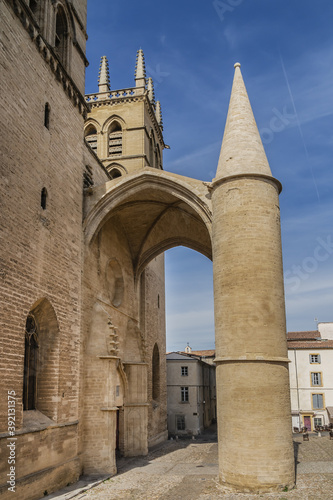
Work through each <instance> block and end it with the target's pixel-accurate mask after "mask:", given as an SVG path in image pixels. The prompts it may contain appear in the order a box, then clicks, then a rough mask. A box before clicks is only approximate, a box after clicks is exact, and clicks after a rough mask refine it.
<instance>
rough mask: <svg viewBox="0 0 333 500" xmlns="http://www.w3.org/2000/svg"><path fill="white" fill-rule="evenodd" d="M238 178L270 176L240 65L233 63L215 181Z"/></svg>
mask: <svg viewBox="0 0 333 500" xmlns="http://www.w3.org/2000/svg"><path fill="white" fill-rule="evenodd" d="M238 174H264V175H269V176H271V175H272V173H271V169H270V167H269V164H268V160H267V157H266V154H265V151H264V147H263V144H262V142H261V138H260V134H259V131H258V127H257V124H256V121H255V119H254V116H253V111H252V108H251V104H250V101H249V98H248V95H247V92H246V88H245V85H244V81H243V77H242V73H241V70H240V64H239V63H236V64H235V75H234V81H233V85H232V91H231V97H230V103H229V110H228V116H227V122H226V126H225V130H224V135H223V141H222V147H221V152H220V158H219V162H218V167H217V172H216V179H221V178H223V177H228V176H230V175H238Z"/></svg>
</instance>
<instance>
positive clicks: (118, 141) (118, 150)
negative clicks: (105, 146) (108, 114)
mask: <svg viewBox="0 0 333 500" xmlns="http://www.w3.org/2000/svg"><path fill="white" fill-rule="evenodd" d="M108 153H109V156H121V155H122V153H123V131H122V128H121V125H120V123H119V122H117V121H114V122H113V123H112V125H111V127H110V129H109V151H108Z"/></svg>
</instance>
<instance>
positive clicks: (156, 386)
mask: <svg viewBox="0 0 333 500" xmlns="http://www.w3.org/2000/svg"><path fill="white" fill-rule="evenodd" d="M152 378H153V380H152V396H153V399H154V400H155V401H156V400H158V398H159V397H160V353H159V350H158V346H157V344H155V345H154V350H153V359H152Z"/></svg>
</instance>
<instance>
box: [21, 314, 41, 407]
mask: <svg viewBox="0 0 333 500" xmlns="http://www.w3.org/2000/svg"><path fill="white" fill-rule="evenodd" d="M37 364H38V329H37V324H36V321H35V318H34V316H33V315H32V314H29V316H28V318H27V321H26V325H25V351H24V381H23V410H35V409H36V401H37V368H38V367H37Z"/></svg>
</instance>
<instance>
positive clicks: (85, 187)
mask: <svg viewBox="0 0 333 500" xmlns="http://www.w3.org/2000/svg"><path fill="white" fill-rule="evenodd" d="M0 13H1V21H0V22H1V28H2V33H3V35H2V52H1V67H2V75H1V92H2V97H3V106H2V113H1V130H2V142H1V155H2V157H1V184H0V196H1V198H0V203H1V212H0V231H1V232H0V234H1V253H0V284H1V288H0V289H1V294H0V304H1V316H0V324H1V331H0V333H1V336H0V353H1V358H0V359H1V386H0V388H1V398H0V447H1V463H0V495H1V496H2V497H3V498H12V496H11V495H12V493H13V492H16V493H17V495H18V498H24V499H27V500H34V499H38V498H41V497H43V495H46V494H49V493H51V492H53V491H56V490H57V489H60V488H61V487H63V486H66V485H67V484H70V483H73V482H75V481H77V479H78V478H79V476H80V475H82V474H89V475H96V476H101V475H109V476H111V475H113V474H116V472H117V458H118V457H119V456H123V457H130V456H138V455H145V454H147V451H148V448H149V447H151V446H153V445H156V444H158V443H161V442H163V441H164V440H165V439H167V406H166V360H165V350H166V349H165V286H164V257H163V252H164V251H166V250H168V249H169V248H172V247H175V246H177V245H183V246H186V247H189V248H192V249H194V250H196V251H198V252H200V253H202V254H203V255H205V256H207V257H208V258H210V259H212V260H213V274H214V307H215V328H216V360H215V362H216V365H217V371H216V373H217V420H218V440H219V471H220V473H219V479H220V481H221V483H222V484H226V485H228V486H230V487H232V488H234V489H235V490H238V491H253V492H263V491H271V490H279V489H283V488H285V487H291V486H292V485H293V484H294V459H293V449H292V438H291V416H290V398H289V376H288V362H289V361H288V357H287V343H286V331H285V308H284V291H283V276H282V256H281V237H280V218H279V201H278V195H279V193H280V191H281V185H280V183H279V181H278V180H277V179H275V178H274V177H273V176H272V173H271V170H270V167H269V164H268V161H267V158H266V155H265V152H264V149H263V146H262V143H261V139H260V135H259V132H258V129H257V126H256V123H255V119H254V117H253V113H252V109H251V105H250V102H249V99H248V96H247V92H246V89H245V85H244V82H243V78H242V74H241V71H240V64H238V63H236V64H235V76H234V82H233V87H232V91H231V99H230V105H229V112H228V118H227V123H226V127H225V132H224V137H223V142H222V148H221V154H220V159H219V163H218V167H217V172H216V177H215V178H214V179H213V180H212V181H211V182H209V183H207V182H202V181H199V180H196V179H193V178H188V177H184V176H181V175H177V174H173V173H169V172H166V171H165V170H164V169H163V150H164V149H165V148H167V147H168V146H167V145H166V144H165V143H164V139H163V121H162V110H161V104H160V102H159V101H158V100H156V99H155V94H154V83H153V81H152V79H151V78H146V72H145V60H144V54H143V51H142V50H141V49H140V50H139V51H138V52H137V58H136V67H135V80H134V82H129V87H128V88H124V89H118V90H117V89H113V88H112V86H111V85H110V79H109V68H108V61H107V59H106V57H105V56H103V57H102V59H101V65H100V73H99V77H98V91H96V93H94V94H89V95H84V86H85V68H86V66H87V64H88V61H87V59H86V56H85V44H86V40H87V33H86V17H87V12H86V1H85V0H3V1H2V2H1V5H0ZM96 76H97V75H96ZM96 89H97V81H96ZM253 381H256V383H255V384H254V383H253ZM267 407H269V408H270V412H271V415H272V418H271V420H270V422H268V424H267V425H266V427H265V428H264V429H262V428H259V427H258V426H255V427H254V428H253V430H251V433H246V435H244V433H240V432H239V429H238V424H237V421H236V420H235V418H234V415H239V414H246V415H247V418H249V419H250V420H251V421H252V422H260V421H262V417H263V415H264V413H265V411H266V409H267ZM274 436H275V437H276V439H275V438H274Z"/></svg>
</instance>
